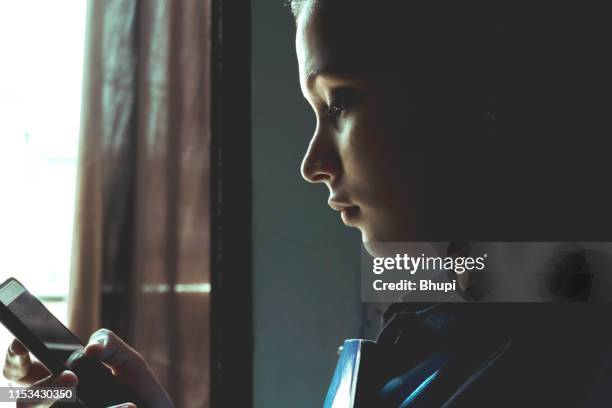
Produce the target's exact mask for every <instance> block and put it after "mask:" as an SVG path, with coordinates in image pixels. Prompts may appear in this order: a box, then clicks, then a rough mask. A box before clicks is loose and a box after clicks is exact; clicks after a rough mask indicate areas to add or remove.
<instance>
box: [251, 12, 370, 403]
mask: <svg viewBox="0 0 612 408" xmlns="http://www.w3.org/2000/svg"><path fill="white" fill-rule="evenodd" d="M282 3H283V2H282V1H280V0H278V1H257V2H255V1H253V2H252V5H253V37H252V38H253V40H252V41H253V43H252V45H253V99H252V101H253V167H254V170H253V172H254V180H253V193H254V197H253V199H254V215H253V219H254V226H253V227H254V231H253V233H254V238H253V241H254V253H253V255H254V304H255V311H254V312H255V316H254V318H255V406H256V407H261V408H263V407H265V408H275V407H279V408H285V407H292V408H300V407H308V408H310V407H316V406H321V404H322V402H323V399H324V397H325V392H326V390H327V386H328V383H329V381H330V379H331V376H332V372H333V368H334V366H335V364H336V359H337V355H336V350H337V348H338V346H339V345H340V344H341V343H342V341H343V340H344V339H345V338H350V337H353V338H354V337H359V336H360V328H361V304H360V302H359V242H360V234H359V233H358V231H356V230H349V229H347V228H346V227H345V226H344V225H343V224H342V222H341V220H340V218H339V217H338V215H337V213H335V212H333V211H332V210H331V209H330V208H329V207H328V206H327V203H326V202H327V196H328V192H327V188H326V187H325V186H323V185H311V184H308V183H306V182H305V181H304V180H303V179H302V177H301V175H300V172H299V166H300V161H301V159H302V155H303V154H304V152H305V150H306V147H307V144H308V142H309V140H310V136H311V135H312V132H313V131H314V126H315V118H314V114H313V113H312V112H311V110H310V109H311V108H310V107H309V106H308V105H307V103H306V101H305V100H304V99H303V98H302V96H301V92H300V88H299V83H298V72H297V63H296V57H295V50H294V42H293V40H294V39H293V36H294V27H293V21H292V18H291V14H290V11H289V10H288V9H287V8H286V7H284V6H283V5H282Z"/></svg>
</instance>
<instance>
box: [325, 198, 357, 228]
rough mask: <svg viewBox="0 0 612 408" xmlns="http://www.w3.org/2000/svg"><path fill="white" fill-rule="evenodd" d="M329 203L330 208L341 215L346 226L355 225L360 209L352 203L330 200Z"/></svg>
mask: <svg viewBox="0 0 612 408" xmlns="http://www.w3.org/2000/svg"><path fill="white" fill-rule="evenodd" d="M327 203H328V204H329V206H330V207H331V208H332V209H334V210H335V211H338V212H339V213H340V217H342V221H343V222H344V223H345V224H346V225H353V224H354V223H355V221H356V220H357V217H358V215H359V207H358V206H356V205H353V204H350V203H345V202H341V201H338V200H334V199H332V198H330V199H329V200H328V201H327Z"/></svg>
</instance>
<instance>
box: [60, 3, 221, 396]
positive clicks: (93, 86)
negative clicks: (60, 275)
mask: <svg viewBox="0 0 612 408" xmlns="http://www.w3.org/2000/svg"><path fill="white" fill-rule="evenodd" d="M87 19H88V21H87V33H86V56H85V67H84V70H85V71H84V84H83V105H82V106H83V108H82V113H81V139H80V143H81V144H80V157H79V170H78V180H77V185H78V187H77V206H76V208H77V210H76V222H75V231H74V244H73V262H72V264H73V268H72V274H71V287H70V297H69V324H70V326H71V329H72V330H73V331H74V332H75V333H76V334H77V335H78V336H79V337H80V338H81V339H82V340H84V341H86V340H87V338H88V337H89V335H90V334H91V333H92V332H93V331H95V330H96V329H98V328H99V327H102V326H104V327H107V328H110V329H112V330H114V331H115V332H117V333H118V334H119V335H120V336H122V337H123V338H124V339H126V341H128V343H130V344H131V345H132V346H134V347H135V348H136V349H138V350H139V351H140V352H141V353H142V354H143V355H144V356H145V358H146V359H147V361H148V362H149V364H150V365H151V367H152V368H153V370H154V371H155V372H156V374H157V375H158V376H159V378H160V380H161V381H162V383H163V384H164V386H165V387H166V389H167V390H168V392H169V394H170V395H171V397H172V398H173V400H174V402H175V404H176V406H180V407H206V406H209V402H208V401H209V392H210V388H209V383H210V381H209V373H210V368H209V357H210V356H209V339H210V335H209V291H210V273H209V267H210V265H209V264H210V262H209V248H210V245H209V239H210V235H209V230H210V226H209V223H210V214H209V205H210V203H209V172H210V163H209V159H210V154H209V150H210V147H209V144H210V132H209V128H210V126H209V123H210V117H209V103H210V100H209V94H210V86H209V85H210V84H209V77H210V75H209V73H210V48H211V45H210V3H209V1H201V0H181V1H169V0H168V1H162V0H147V1H136V0H106V1H95V0H91V1H90V2H89V5H88V16H87Z"/></svg>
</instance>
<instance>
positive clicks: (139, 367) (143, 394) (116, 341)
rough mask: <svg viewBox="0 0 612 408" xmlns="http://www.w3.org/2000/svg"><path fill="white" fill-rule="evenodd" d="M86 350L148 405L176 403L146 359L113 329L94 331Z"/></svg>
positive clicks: (164, 406) (161, 406)
mask: <svg viewBox="0 0 612 408" xmlns="http://www.w3.org/2000/svg"><path fill="white" fill-rule="evenodd" d="M85 354H86V355H88V356H91V357H95V358H97V359H99V360H100V361H102V362H103V363H105V364H106V365H107V366H109V367H110V368H111V369H112V371H113V374H114V375H115V376H116V377H117V379H118V380H119V381H121V382H122V383H124V384H127V385H128V386H130V387H131V388H132V390H134V392H135V393H136V394H137V396H138V397H139V398H140V400H141V401H142V402H143V404H145V406H147V407H151V408H173V407H174V404H173V403H172V400H171V399H170V397H169V396H168V394H167V393H166V391H165V390H164V388H163V387H162V386H161V384H160V383H159V380H158V379H157V377H156V376H155V374H153V371H151V368H150V367H149V365H148V364H147V362H146V361H145V359H144V358H143V357H142V356H141V355H140V353H138V352H137V351H136V350H134V349H133V348H132V347H130V346H128V345H127V344H126V343H125V342H124V341H123V340H121V339H120V338H119V337H118V336H117V335H116V334H115V333H113V332H111V331H110V330H107V329H100V330H98V331H97V332H95V333H94V334H92V335H91V337H90V339H89V344H87V346H86V347H85ZM123 406H124V405H119V407H123Z"/></svg>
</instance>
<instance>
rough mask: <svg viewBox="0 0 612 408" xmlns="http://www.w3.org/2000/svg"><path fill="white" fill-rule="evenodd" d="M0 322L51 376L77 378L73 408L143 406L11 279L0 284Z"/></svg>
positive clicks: (33, 297) (36, 299)
mask: <svg viewBox="0 0 612 408" xmlns="http://www.w3.org/2000/svg"><path fill="white" fill-rule="evenodd" d="M0 322H2V324H3V325H4V326H5V327H6V328H7V329H8V330H9V331H10V332H11V333H12V334H13V335H14V336H15V337H16V338H17V339H19V341H21V342H22V343H23V345H24V346H26V348H27V349H28V350H29V351H30V352H31V353H32V354H33V355H34V356H35V357H36V358H37V359H38V360H39V361H40V362H41V363H42V364H44V365H45V367H47V369H48V370H49V371H50V372H51V373H52V374H59V373H61V372H62V371H64V370H66V369H69V370H71V371H73V372H74V373H75V374H76V375H77V376H78V378H79V384H78V386H77V389H76V398H77V402H76V403H74V406H77V407H78V406H83V407H86V408H98V407H100V408H102V407H104V408H105V407H108V406H111V405H117V404H121V403H125V402H132V403H135V404H136V406H138V407H139V408H141V407H143V405H142V404H140V405H139V401H138V400H137V399H136V398H135V397H134V395H133V392H132V391H131V390H130V389H129V388H128V387H127V386H126V385H124V384H122V383H120V382H119V381H118V380H117V379H116V378H115V377H114V376H113V374H112V372H111V370H110V368H108V367H107V366H106V365H104V364H103V363H102V362H100V361H99V360H97V359H95V358H92V357H89V356H85V355H84V354H83V353H82V352H83V350H84V345H83V343H81V342H80V341H79V339H78V338H77V337H76V336H75V335H74V334H73V333H72V332H71V331H70V330H69V329H68V328H67V327H66V326H64V325H63V324H62V323H61V322H60V321H59V320H58V319H57V318H56V317H55V316H53V314H52V313H51V312H50V311H49V310H48V309H47V308H46V307H45V306H44V305H43V304H42V302H41V301H40V300H39V299H38V298H36V297H35V296H33V295H32V294H31V293H30V292H28V290H27V289H26V288H25V286H23V285H22V284H21V283H20V282H19V281H18V280H17V279H15V278H9V279H7V280H6V281H4V282H3V283H2V284H1V285H0ZM62 404H64V403H62Z"/></svg>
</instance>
